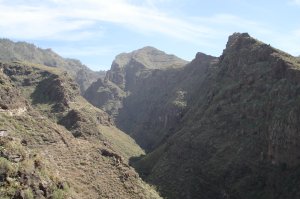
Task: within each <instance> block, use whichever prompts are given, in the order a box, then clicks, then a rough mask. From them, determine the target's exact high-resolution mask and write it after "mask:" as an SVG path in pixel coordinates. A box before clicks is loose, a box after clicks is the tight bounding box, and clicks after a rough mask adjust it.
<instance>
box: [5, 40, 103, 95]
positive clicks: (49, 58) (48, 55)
mask: <svg viewBox="0 0 300 199" xmlns="http://www.w3.org/2000/svg"><path fill="white" fill-rule="evenodd" d="M0 60H2V61H26V62H29V63H35V64H41V65H45V66H50V67H58V68H62V69H64V70H66V71H68V73H70V74H71V75H72V76H73V77H74V78H75V80H76V82H77V83H78V84H79V86H80V90H81V91H82V92H84V91H85V90H86V89H87V87H88V86H89V85H90V84H91V83H92V82H94V81H96V80H97V79H98V78H103V77H104V76H105V71H99V72H94V71H92V70H90V69H89V68H88V67H86V66H85V65H83V64H82V63H81V62H80V61H78V60H75V59H65V58H62V57H61V56H59V55H58V54H56V53H55V52H53V51H52V50H51V49H41V48H38V47H36V46H35V45H33V44H29V43H26V42H13V41H11V40H8V39H0Z"/></svg>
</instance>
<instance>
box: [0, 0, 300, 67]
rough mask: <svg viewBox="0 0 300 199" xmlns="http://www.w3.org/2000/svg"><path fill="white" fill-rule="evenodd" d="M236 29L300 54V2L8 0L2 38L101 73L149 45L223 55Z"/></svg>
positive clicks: (2, 2)
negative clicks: (123, 55) (123, 56)
mask: <svg viewBox="0 0 300 199" xmlns="http://www.w3.org/2000/svg"><path fill="white" fill-rule="evenodd" d="M234 32H248V33H249V34H250V35H251V36H252V37H254V38H257V39H258V40H261V41H263V42H265V43H267V44H271V45H272V46H273V47H275V48H279V49H281V50H283V51H286V52H288V53H290V54H292V55H294V56H298V55H300V0H209V1H208V0H207V1H204V0H0V37H1V38H8V39H11V40H13V41H26V42H29V43H33V44H35V45H37V46H38V47H40V48H51V49H52V50H53V51H55V52H57V53H58V54H60V55H61V56H63V57H68V58H76V59H79V60H80V61H81V62H82V63H83V64H85V65H87V66H88V67H90V68H91V69H92V70H95V71H98V70H108V69H109V68H110V66H111V63H112V61H113V59H114V58H115V56H116V55H118V54H119V53H122V52H131V51H133V50H136V49H140V48H142V47H144V46H153V47H155V48H157V49H160V50H162V51H165V52H166V53H168V54H174V55H176V56H178V57H180V58H183V59H185V60H188V61H191V60H192V59H193V58H194V57H195V55H196V53H197V52H203V53H206V54H209V55H213V56H220V55H221V54H222V51H223V49H224V48H225V45H226V42H227V39H228V36H229V35H231V34H232V33H234Z"/></svg>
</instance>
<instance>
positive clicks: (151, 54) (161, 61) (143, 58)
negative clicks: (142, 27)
mask: <svg viewBox="0 0 300 199" xmlns="http://www.w3.org/2000/svg"><path fill="white" fill-rule="evenodd" d="M131 63H139V64H140V65H143V67H145V68H149V69H164V68H178V67H181V66H184V65H185V64H187V61H185V60H183V59H180V58H178V57H176V56H175V55H172V54H167V53H165V52H163V51H161V50H158V49H156V48H154V47H151V46H146V47H143V48H141V49H138V50H135V51H132V52H130V53H121V54H119V55H117V56H116V58H115V60H114V61H113V64H112V69H114V68H123V67H126V66H130V65H132V64H131Z"/></svg>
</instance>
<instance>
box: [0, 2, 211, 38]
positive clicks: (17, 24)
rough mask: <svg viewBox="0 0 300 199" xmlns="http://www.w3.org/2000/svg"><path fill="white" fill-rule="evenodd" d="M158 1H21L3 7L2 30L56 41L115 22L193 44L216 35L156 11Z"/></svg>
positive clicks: (200, 26) (0, 9) (5, 33)
mask: <svg viewBox="0 0 300 199" xmlns="http://www.w3.org/2000/svg"><path fill="white" fill-rule="evenodd" d="M154 1H155V0H148V1H147V2H146V4H145V5H135V4H131V3H130V1H125V0H110V1H106V0H98V1H96V0H86V1H79V0H69V1H64V0H60V1H58V0H48V1H43V3H40V2H37V1H36V4H34V3H31V4H29V5H31V6H25V5H24V4H25V3H24V1H18V5H13V4H11V3H7V2H6V3H5V1H4V3H2V5H1V6H0V31H1V33H2V35H4V36H9V37H15V38H25V39H28V38H29V39H31V38H52V39H53V38H60V37H65V35H69V37H67V38H72V37H73V38H76V37H78V39H79V38H80V35H82V36H87V34H83V32H82V31H83V30H86V29H89V28H90V29H91V31H93V26H95V25H97V24H99V23H101V22H111V23H115V24H119V25H122V26H125V27H127V28H130V29H132V30H137V31H140V32H143V33H145V34H149V33H160V34H164V35H167V36H171V37H174V38H178V39H183V40H188V41H193V42H199V41H201V38H207V37H211V36H212V35H213V34H214V31H213V29H211V28H210V27H208V26H202V25H201V24H193V23H190V22H187V21H185V20H182V19H178V18H174V17H171V16H168V15H166V14H164V13H163V12H159V11H158V10H157V9H152V7H151V6H149V4H154ZM156 1H159V0H156ZM160 1H162V0H160ZM22 2H23V3H22ZM31 2H32V1H31ZM45 2H47V3H45ZM34 5H35V6H34ZM85 33H86V32H85ZM70 34H71V35H70ZM72 34H75V35H77V34H78V36H74V35H73V36H72Z"/></svg>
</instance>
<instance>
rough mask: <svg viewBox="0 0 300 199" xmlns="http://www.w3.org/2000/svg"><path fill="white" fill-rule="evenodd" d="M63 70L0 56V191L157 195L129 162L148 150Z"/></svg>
mask: <svg viewBox="0 0 300 199" xmlns="http://www.w3.org/2000/svg"><path fill="white" fill-rule="evenodd" d="M79 94H80V91H79V88H78V86H77V84H76V83H75V82H74V81H73V79H72V78H71V77H70V76H69V74H68V73H66V72H65V71H64V70H61V69H60V68H56V67H47V66H43V65H40V64H32V63H28V62H26V63H24V62H16V61H14V62H0V121H1V122H0V189H1V191H0V198H72V199H75V198H78V199H79V198H80V199H81V198H136V199H140V198H145V199H146V198H149V199H150V198H151V199H152V198H160V196H159V195H158V194H157V193H156V191H155V190H153V189H152V188H151V187H150V186H149V185H147V184H146V183H145V182H143V181H142V180H141V179H140V178H139V176H138V174H137V173H136V172H135V171H134V169H133V168H131V167H130V166H129V165H128V161H129V158H130V157H135V156H140V155H143V154H144V152H143V150H142V149H141V148H140V147H139V146H138V145H137V144H136V143H135V142H134V141H133V139H132V138H130V137H129V136H128V135H126V134H125V133H123V132H122V131H120V130H119V129H117V128H116V127H115V126H114V123H113V120H112V119H111V117H110V116H109V115H107V114H106V113H105V112H103V111H102V110H100V109H97V108H95V107H94V106H92V105H91V104H89V103H88V102H87V101H86V100H84V98H82V97H81V96H80V95H79Z"/></svg>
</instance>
